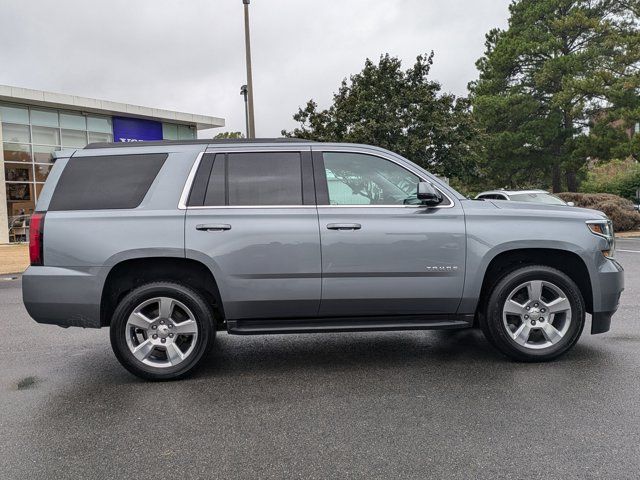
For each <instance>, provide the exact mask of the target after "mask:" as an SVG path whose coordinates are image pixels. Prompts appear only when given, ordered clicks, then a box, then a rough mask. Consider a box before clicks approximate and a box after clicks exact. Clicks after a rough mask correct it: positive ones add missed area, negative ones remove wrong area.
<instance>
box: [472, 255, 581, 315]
mask: <svg viewBox="0 0 640 480" xmlns="http://www.w3.org/2000/svg"><path fill="white" fill-rule="evenodd" d="M527 265H544V266H547V267H551V268H555V269H556V270H559V271H561V272H562V273H564V274H565V275H567V276H568V277H569V278H570V279H571V280H573V281H574V282H575V283H576V285H577V286H578V289H579V290H580V293H581V294H582V298H583V299H584V303H585V308H586V311H587V312H588V313H593V288H592V285H591V277H590V275H589V269H588V268H587V265H586V263H585V262H584V260H583V259H582V258H581V257H580V256H579V255H578V254H577V253H574V252H571V251H568V250H562V249H554V248H518V249H513V250H506V251H503V252H501V253H498V254H497V255H496V256H495V257H493V258H492V259H491V261H490V262H489V264H488V265H487V268H486V270H485V272H484V277H483V280H482V287H481V290H480V301H479V302H478V305H477V309H476V314H478V313H481V312H484V309H485V307H486V302H487V301H488V297H489V294H490V293H491V290H492V289H493V287H494V286H495V284H496V283H497V282H498V281H499V279H500V278H502V277H503V276H504V274H506V273H508V272H511V271H513V270H515V269H517V268H520V267H524V266H527ZM476 317H477V315H476Z"/></svg>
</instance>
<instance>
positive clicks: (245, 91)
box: [240, 85, 249, 138]
mask: <svg viewBox="0 0 640 480" xmlns="http://www.w3.org/2000/svg"><path fill="white" fill-rule="evenodd" d="M248 94H249V89H248V88H247V86H246V85H242V86H241V87H240V95H242V96H243V97H244V120H245V128H246V130H245V135H246V136H247V138H249V105H248V102H247V95H248Z"/></svg>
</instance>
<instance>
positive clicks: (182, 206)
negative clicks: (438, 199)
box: [178, 145, 456, 210]
mask: <svg viewBox="0 0 640 480" xmlns="http://www.w3.org/2000/svg"><path fill="white" fill-rule="evenodd" d="M265 150H271V151H275V152H303V151H305V150H311V151H318V152H321V153H324V152H327V153H360V154H363V155H371V156H374V157H379V158H382V159H383V160H387V161H389V162H392V163H395V164H396V165H398V166H399V167H400V168H404V169H405V170H408V171H409V172H410V173H412V174H413V175H415V176H416V177H418V179H419V180H420V181H422V182H429V183H430V184H431V185H432V186H433V187H434V188H435V189H436V190H438V192H440V193H441V194H442V195H443V196H444V197H446V198H447V200H449V205H438V206H435V207H428V206H426V205H317V204H315V205H215V206H191V207H190V206H187V200H188V199H189V193H190V192H191V187H192V184H193V181H194V179H195V176H196V172H197V171H198V167H199V166H200V162H201V161H202V157H203V156H204V154H205V153H211V154H216V153H255V152H264V151H265ZM455 206H456V204H455V202H454V200H453V198H451V197H450V196H449V195H448V194H447V193H446V192H444V191H443V190H442V189H441V188H439V187H438V185H435V184H434V183H433V181H432V180H431V179H429V178H425V176H424V174H423V173H422V172H420V171H417V170H416V169H415V168H413V167H411V166H410V165H404V164H402V163H400V162H398V161H397V160H396V159H394V158H391V157H389V156H386V155H383V154H381V153H380V152H376V151H372V150H368V149H364V148H357V147H349V146H345V147H344V148H338V147H327V148H326V149H323V148H322V147H320V148H318V149H315V148H314V149H312V148H311V147H309V146H291V145H266V146H251V147H240V146H238V147H237V148H232V147H231V146H225V147H223V148H218V147H209V148H207V149H206V150H205V151H204V152H200V153H199V154H198V156H197V157H196V160H195V162H194V164H193V166H192V167H191V170H190V171H189V175H188V176H187V180H186V182H185V184H184V187H183V189H182V194H181V195H180V201H179V202H178V209H179V210H207V209H217V210H219V209H272V210H273V209H290V208H296V209H297V208H421V209H422V208H429V209H444V208H453V207H455Z"/></svg>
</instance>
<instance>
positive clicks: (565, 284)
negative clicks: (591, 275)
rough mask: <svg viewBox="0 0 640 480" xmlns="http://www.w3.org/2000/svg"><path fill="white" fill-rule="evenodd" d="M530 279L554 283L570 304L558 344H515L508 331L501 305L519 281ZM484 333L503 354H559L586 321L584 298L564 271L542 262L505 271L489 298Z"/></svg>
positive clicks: (536, 357) (528, 357) (529, 357)
mask: <svg viewBox="0 0 640 480" xmlns="http://www.w3.org/2000/svg"><path fill="white" fill-rule="evenodd" d="M532 280H543V281H547V282H550V283H553V284H555V285H557V286H558V287H559V288H560V289H561V290H562V291H563V292H564V293H565V294H566V295H567V299H568V300H569V304H570V305H571V324H570V325H569V329H568V330H567V332H566V334H565V335H564V337H563V338H562V340H560V341H559V342H558V343H557V344H555V345H552V346H550V347H547V348H542V349H539V350H537V349H530V348H526V347H524V346H521V345H518V344H517V343H515V342H514V341H513V339H512V338H511V337H510V336H509V334H508V333H507V330H506V328H505V326H504V323H503V315H502V313H503V307H504V304H505V302H506V300H507V297H508V296H509V294H510V293H511V292H512V291H513V289H515V288H516V287H517V286H518V285H521V284H523V283H526V282H528V281H532ZM485 322H486V325H485V333H487V334H488V337H489V340H490V341H491V343H492V344H494V345H495V346H496V347H497V348H498V349H499V350H501V351H502V352H503V353H505V354H506V355H508V356H510V357H512V358H515V359H517V360H523V361H545V360H551V359H553V358H555V357H557V356H559V355H562V354H563V353H565V352H566V351H567V350H569V349H570V348H571V347H573V345H574V344H575V343H576V342H577V341H578V339H579V338H580V335H581V334H582V330H583V328H584V323H585V307H584V300H583V298H582V294H581V293H580V290H579V289H578V287H577V286H576V284H575V283H574V282H573V281H572V280H571V279H570V278H569V277H568V276H567V275H565V274H564V273H562V272H560V271H559V270H556V269H554V268H550V267H545V266H530V267H524V268H521V269H518V270H515V271H513V272H511V273H509V274H507V275H505V276H504V277H503V278H502V280H500V281H499V282H498V283H497V285H496V286H495V287H494V289H493V291H492V293H491V296H490V298H489V304H488V308H487V315H486V319H485Z"/></svg>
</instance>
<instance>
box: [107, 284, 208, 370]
mask: <svg viewBox="0 0 640 480" xmlns="http://www.w3.org/2000/svg"><path fill="white" fill-rule="evenodd" d="M110 333H111V346H112V348H113V351H114V353H115V355H116V357H117V358H118V360H119V361H120V363H121V364H122V365H123V366H124V367H125V368H126V369H127V370H129V371H130V372H131V373H133V374H134V375H137V376H138V377H141V378H144V379H146V380H173V379H177V378H180V377H183V376H185V375H186V374H187V373H189V372H190V371H191V370H192V369H193V368H194V367H195V366H196V365H197V364H198V363H199V362H200V360H201V359H202V358H203V356H204V355H205V353H206V352H207V351H208V350H209V347H210V346H211V343H212V342H213V339H214V337H215V328H214V322H213V315H212V313H211V309H210V308H209V306H208V304H207V302H206V300H205V299H204V298H203V297H202V296H201V295H200V294H199V293H198V292H196V291H195V290H192V289H191V288H189V287H186V286H184V285H181V284H178V283H173V282H157V283H149V284H146V285H142V286H140V287H138V288H136V289H134V290H132V291H131V292H129V293H128V294H127V295H126V296H125V297H124V298H123V299H122V301H121V302H120V303H119V304H118V306H117V307H116V310H115V312H114V314H113V317H112V320H111V332H110Z"/></svg>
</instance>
